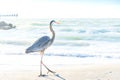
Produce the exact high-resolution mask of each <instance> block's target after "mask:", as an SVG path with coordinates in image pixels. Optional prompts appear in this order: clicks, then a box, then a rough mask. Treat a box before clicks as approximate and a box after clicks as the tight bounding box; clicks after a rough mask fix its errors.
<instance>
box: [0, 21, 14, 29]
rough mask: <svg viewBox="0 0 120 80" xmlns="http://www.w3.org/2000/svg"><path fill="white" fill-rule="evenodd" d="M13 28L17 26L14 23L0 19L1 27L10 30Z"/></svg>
mask: <svg viewBox="0 0 120 80" xmlns="http://www.w3.org/2000/svg"><path fill="white" fill-rule="evenodd" d="M12 28H16V26H14V25H13V24H12V23H6V22H5V21H0V29H3V30H9V29H12Z"/></svg>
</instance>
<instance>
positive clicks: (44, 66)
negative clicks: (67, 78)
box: [42, 63, 56, 73]
mask: <svg viewBox="0 0 120 80" xmlns="http://www.w3.org/2000/svg"><path fill="white" fill-rule="evenodd" d="M42 64H43V63H42ZM43 66H44V67H45V68H46V69H47V70H48V73H49V72H51V73H56V72H54V71H52V70H50V69H49V68H48V67H47V66H46V65H45V64H43Z"/></svg>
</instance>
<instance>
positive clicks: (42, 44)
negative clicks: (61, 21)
mask: <svg viewBox="0 0 120 80" xmlns="http://www.w3.org/2000/svg"><path fill="white" fill-rule="evenodd" d="M53 23H58V22H56V21H55V20H52V21H51V22H50V31H51V32H52V38H51V39H50V37H49V36H43V37H41V38H39V39H38V40H37V41H36V42H35V43H34V44H33V45H32V46H30V47H29V48H27V49H26V53H31V52H40V55H41V61H40V75H39V76H44V75H42V65H43V66H44V67H45V68H46V69H47V70H48V72H51V73H55V72H54V71H52V70H50V69H49V68H48V67H47V66H46V65H45V64H44V63H43V61H42V58H43V54H44V51H45V50H46V49H47V48H48V47H49V46H50V45H51V44H52V43H53V41H54V39H55V32H54V30H53V28H52V24H53Z"/></svg>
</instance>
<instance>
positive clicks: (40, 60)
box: [39, 54, 43, 76]
mask: <svg viewBox="0 0 120 80" xmlns="http://www.w3.org/2000/svg"><path fill="white" fill-rule="evenodd" d="M42 58H43V55H42V54H41V60H40V75H39V76H42Z"/></svg>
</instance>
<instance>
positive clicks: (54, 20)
mask: <svg viewBox="0 0 120 80" xmlns="http://www.w3.org/2000/svg"><path fill="white" fill-rule="evenodd" d="M53 22H54V23H56V24H60V23H59V22H57V21H55V20H52V21H51V22H50V23H53Z"/></svg>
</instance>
